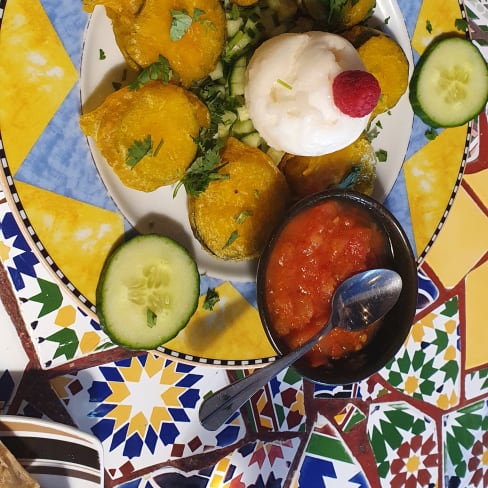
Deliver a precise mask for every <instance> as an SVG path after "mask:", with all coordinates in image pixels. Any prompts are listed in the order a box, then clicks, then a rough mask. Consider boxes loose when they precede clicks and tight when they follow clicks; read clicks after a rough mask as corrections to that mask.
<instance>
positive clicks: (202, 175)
mask: <svg viewBox="0 0 488 488" xmlns="http://www.w3.org/2000/svg"><path fill="white" fill-rule="evenodd" d="M195 142H196V143H197V144H198V154H199V156H197V158H196V159H195V160H194V161H193V163H192V164H191V166H190V167H189V168H188V169H187V170H186V172H185V175H184V176H183V178H182V179H181V180H180V181H179V182H178V184H177V185H176V187H175V189H174V192H173V197H175V196H176V194H177V193H178V190H179V189H180V188H181V186H182V185H183V186H184V187H185V190H186V192H187V193H188V195H191V196H195V197H197V196H198V195H200V194H201V193H203V192H204V191H205V190H206V189H207V188H208V185H209V184H210V182H212V181H215V180H227V179H229V175H228V174H226V173H219V170H220V169H221V168H222V167H223V166H225V164H226V163H222V159H221V157H220V150H221V149H222V147H223V145H224V141H222V140H220V139H213V138H208V136H207V130H206V129H201V130H200V134H199V137H198V138H197V139H196V140H195Z"/></svg>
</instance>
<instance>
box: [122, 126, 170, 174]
mask: <svg viewBox="0 0 488 488" xmlns="http://www.w3.org/2000/svg"><path fill="white" fill-rule="evenodd" d="M162 145H163V140H162V139H161V140H160V141H159V143H158V145H157V146H156V149H155V150H154V152H153V140H152V138H151V134H148V135H147V136H146V137H145V138H144V139H143V140H135V141H134V142H133V143H132V145H131V146H130V147H129V149H128V150H127V156H126V158H125V164H127V166H129V168H131V169H132V168H133V167H134V166H135V165H136V164H137V163H138V162H139V161H141V160H142V158H144V157H146V156H156V154H157V153H158V152H159V150H160V149H161V146H162Z"/></svg>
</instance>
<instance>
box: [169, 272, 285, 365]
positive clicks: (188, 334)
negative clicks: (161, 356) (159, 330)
mask: <svg viewBox="0 0 488 488" xmlns="http://www.w3.org/2000/svg"><path fill="white" fill-rule="evenodd" d="M215 290H216V291H217V293H218V295H219V301H218V302H217V304H216V305H215V306H214V308H213V309H212V310H206V309H204V308H203V306H202V305H203V302H204V299H205V294H206V292H207V290H206V289H205V290H202V293H203V295H202V297H201V298H200V304H199V306H198V308H197V311H196V313H195V315H194V316H193V317H192V318H191V320H190V322H189V323H188V325H187V326H186V327H185V328H184V329H183V330H182V331H181V332H180V333H179V334H178V335H177V336H176V337H175V338H174V339H172V340H171V341H169V342H168V343H166V344H164V347H165V348H168V349H171V350H173V351H179V352H182V353H185V354H188V355H192V356H196V357H204V358H213V359H222V360H224V359H244V360H247V359H256V358H267V357H270V356H275V355H276V351H275V350H274V349H273V347H272V346H271V344H270V342H269V340H268V338H267V336H266V333H265V332H264V329H263V326H262V323H261V320H260V319H259V313H258V311H257V310H256V308H255V307H253V306H252V305H251V304H250V303H249V302H248V301H247V300H246V299H245V298H244V297H243V296H242V295H241V294H240V293H239V291H238V290H237V289H236V288H235V287H234V286H233V285H232V284H231V283H229V282H224V283H222V284H221V285H219V286H217V287H216V288H215Z"/></svg>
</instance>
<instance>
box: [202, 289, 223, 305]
mask: <svg viewBox="0 0 488 488" xmlns="http://www.w3.org/2000/svg"><path fill="white" fill-rule="evenodd" d="M219 301H220V296H219V293H218V291H216V290H215V288H208V289H207V293H206V295H205V300H204V301H203V304H202V308H203V309H204V310H213V309H214V307H215V305H217V303H218V302H219Z"/></svg>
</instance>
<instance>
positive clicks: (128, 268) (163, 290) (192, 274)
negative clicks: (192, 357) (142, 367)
mask: <svg viewBox="0 0 488 488" xmlns="http://www.w3.org/2000/svg"><path fill="white" fill-rule="evenodd" d="M199 294H200V275H199V273H198V268H197V265H196V263H195V261H194V260H193V259H192V258H191V256H190V255H189V254H188V252H187V250H186V249H185V248H184V247H182V246H181V245H180V244H178V243H177V242H175V241H173V240H172V239H170V238H168V237H163V236H159V235H156V234H147V235H141V236H137V237H134V238H132V239H130V240H129V241H127V242H125V243H124V244H122V245H121V246H120V247H118V248H117V249H116V250H115V252H114V253H113V254H111V256H110V257H109V258H108V260H107V262H106V264H105V266H104V268H103V270H102V273H101V275H100V280H99V282H98V286H97V290H96V300H97V315H98V317H99V319H100V325H101V327H102V329H103V330H104V331H105V333H106V334H107V335H108V336H109V337H110V338H111V340H112V341H113V342H114V343H116V344H119V345H121V346H124V347H127V348H129V349H154V348H156V347H157V346H159V345H161V344H163V343H165V342H167V341H168V340H170V339H172V338H173V337H174V336H176V334H177V333H178V332H179V331H180V330H181V329H182V328H183V327H184V326H185V325H186V324H187V323H188V321H189V320H190V318H191V316H192V315H193V313H194V312H195V310H196V308H197V305H198V298H199Z"/></svg>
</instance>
